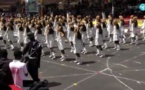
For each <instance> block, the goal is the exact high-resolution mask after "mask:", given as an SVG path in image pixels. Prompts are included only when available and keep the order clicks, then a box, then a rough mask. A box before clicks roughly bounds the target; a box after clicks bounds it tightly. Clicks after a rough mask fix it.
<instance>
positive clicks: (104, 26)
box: [101, 19, 108, 49]
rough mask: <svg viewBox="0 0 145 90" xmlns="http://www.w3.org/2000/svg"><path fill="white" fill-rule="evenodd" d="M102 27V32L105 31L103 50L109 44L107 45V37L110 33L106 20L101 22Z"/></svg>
mask: <svg viewBox="0 0 145 90" xmlns="http://www.w3.org/2000/svg"><path fill="white" fill-rule="evenodd" d="M101 27H102V30H103V42H104V45H103V48H105V49H106V48H107V47H108V46H107V43H106V39H107V38H106V36H107V35H108V32H107V25H106V20H105V19H102V20H101Z"/></svg>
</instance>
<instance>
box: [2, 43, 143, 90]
mask: <svg viewBox="0 0 145 90" xmlns="http://www.w3.org/2000/svg"><path fill="white" fill-rule="evenodd" d="M0 43H2V42H0ZM15 45H16V43H15ZM56 45H57V44H56ZM108 45H109V48H108V49H106V50H104V52H105V54H106V57H104V58H100V57H97V56H96V55H95V51H96V49H95V47H91V48H90V47H88V46H87V50H88V54H86V55H83V54H81V56H82V58H81V61H83V63H84V64H83V65H76V64H75V63H74V62H73V61H74V57H75V56H74V54H72V53H70V50H69V44H68V43H67V49H66V55H67V61H64V62H61V61H60V59H59V58H60V51H59V50H58V49H57V48H55V51H56V55H57V59H55V60H51V59H50V58H49V57H48V55H46V56H43V57H42V59H41V68H40V70H39V77H40V78H41V79H42V80H44V79H47V80H48V81H49V88H50V90H145V60H144V59H145V41H139V45H137V46H135V45H130V44H129V43H127V44H125V45H121V48H122V49H121V50H120V51H116V50H113V49H112V48H113V44H110V43H109V44H108ZM16 46H17V45H16ZM44 50H45V52H46V54H49V53H48V52H49V50H48V49H47V48H44ZM8 52H9V58H13V51H11V50H8Z"/></svg>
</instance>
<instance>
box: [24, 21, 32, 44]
mask: <svg viewBox="0 0 145 90" xmlns="http://www.w3.org/2000/svg"><path fill="white" fill-rule="evenodd" d="M30 32H31V30H30V28H29V26H28V23H26V24H25V25H24V44H27V43H28V37H27V34H28V33H30Z"/></svg>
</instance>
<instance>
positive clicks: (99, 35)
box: [95, 22, 104, 57]
mask: <svg viewBox="0 0 145 90" xmlns="http://www.w3.org/2000/svg"><path fill="white" fill-rule="evenodd" d="M95 30H96V33H95V45H96V49H97V53H96V55H97V56H100V57H104V54H103V48H102V46H103V30H102V27H101V24H100V23H99V22H98V23H97V25H96V28H95Z"/></svg>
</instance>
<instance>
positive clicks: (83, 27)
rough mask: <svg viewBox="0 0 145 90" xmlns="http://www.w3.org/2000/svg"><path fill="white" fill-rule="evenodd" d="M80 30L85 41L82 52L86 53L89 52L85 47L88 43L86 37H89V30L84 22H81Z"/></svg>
mask: <svg viewBox="0 0 145 90" xmlns="http://www.w3.org/2000/svg"><path fill="white" fill-rule="evenodd" d="M79 30H80V33H81V35H82V41H83V49H82V53H83V54H86V53H87V49H86V47H85V44H86V39H87V34H86V31H87V30H86V26H85V24H84V22H80V25H79Z"/></svg>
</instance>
